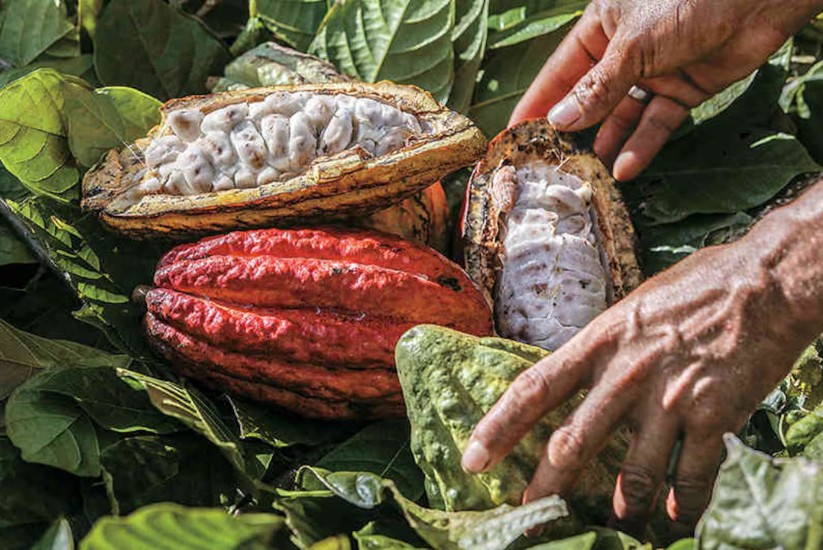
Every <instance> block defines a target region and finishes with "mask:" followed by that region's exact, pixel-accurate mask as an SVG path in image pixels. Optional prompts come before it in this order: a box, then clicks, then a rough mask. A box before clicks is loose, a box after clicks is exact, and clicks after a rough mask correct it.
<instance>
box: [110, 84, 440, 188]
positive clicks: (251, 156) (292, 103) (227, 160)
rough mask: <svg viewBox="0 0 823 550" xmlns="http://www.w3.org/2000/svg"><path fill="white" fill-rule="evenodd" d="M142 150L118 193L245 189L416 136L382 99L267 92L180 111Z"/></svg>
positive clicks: (406, 117) (415, 127)
mask: <svg viewBox="0 0 823 550" xmlns="http://www.w3.org/2000/svg"><path fill="white" fill-rule="evenodd" d="M165 126H166V128H165V129H164V130H163V131H161V132H160V133H159V135H158V137H155V138H153V139H152V141H151V143H149V145H148V146H147V147H146V148H145V150H144V151H143V155H144V158H145V162H146V172H145V173H144V174H141V178H140V179H137V180H135V186H134V187H132V188H131V189H130V190H129V191H128V192H127V193H125V194H124V195H123V199H125V200H126V201H127V202H128V203H131V204H133V203H136V202H138V201H139V200H140V199H141V198H142V197H144V196H146V195H151V194H159V195H176V196H182V195H195V194H200V193H209V192H213V191H225V190H229V189H235V188H241V189H242V188H253V187H258V186H261V185H266V184H269V183H273V182H277V181H286V180H288V179H290V178H293V177H295V176H297V175H300V174H303V173H305V172H306V171H307V170H308V169H309V167H310V166H311V163H312V162H313V161H314V160H315V159H316V158H317V157H321V156H331V155H335V154H338V153H341V152H343V151H346V150H351V149H354V148H357V147H360V148H361V149H362V150H363V154H369V155H384V154H387V153H391V152H393V151H396V150H398V149H400V148H402V147H403V146H405V145H407V144H408V143H409V142H410V141H412V140H414V139H416V138H418V137H421V136H422V134H423V133H424V130H423V128H422V127H421V124H420V121H419V120H418V119H417V117H415V116H414V115H411V114H409V113H406V112H404V111H402V110H401V109H398V108H397V107H395V106H393V105H390V104H388V103H383V102H380V101H376V100H374V99H371V98H357V97H353V96H349V95H345V94H319V93H308V92H282V91H281V92H275V93H272V94H270V95H268V96H266V97H265V98H264V99H263V100H260V101H255V102H252V103H236V104H232V105H228V106H226V107H222V108H220V109H217V110H214V111H212V112H209V113H207V114H204V113H203V112H201V111H200V110H198V109H180V110H177V111H174V112H172V113H170V114H169V116H168V117H167V119H166V124H165Z"/></svg>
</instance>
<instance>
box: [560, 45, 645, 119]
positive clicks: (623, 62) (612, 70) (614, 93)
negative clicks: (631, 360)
mask: <svg viewBox="0 0 823 550" xmlns="http://www.w3.org/2000/svg"><path fill="white" fill-rule="evenodd" d="M633 44H634V42H631V41H628V40H623V39H620V38H617V37H616V38H614V39H613V40H612V41H611V42H610V43H609V46H608V48H606V51H605V53H604V54H603V58H602V59H601V60H600V61H599V62H598V63H597V64H596V65H595V66H594V67H592V68H591V70H589V72H587V73H586V74H585V75H584V76H583V77H582V78H581V79H580V81H579V82H578V83H577V84H576V85H575V86H574V88H573V89H572V91H571V92H570V93H569V94H568V95H567V96H566V97H565V98H564V99H563V100H562V101H561V102H560V103H558V104H557V105H555V106H554V108H553V109H552V110H551V111H550V112H549V122H551V123H552V124H554V125H555V126H557V127H558V128H559V129H560V130H566V131H570V132H574V131H578V130H583V129H585V128H588V127H590V126H593V125H595V124H597V123H598V122H600V121H602V120H603V119H604V118H606V116H608V115H609V113H611V112H612V111H613V110H614V108H615V107H616V106H617V105H618V103H620V102H621V101H622V100H623V98H625V97H626V94H627V93H628V92H629V89H630V88H631V87H632V86H633V85H634V84H635V83H636V82H637V81H638V80H640V71H641V63H640V56H639V54H638V51H637V49H636V47H635V46H634V45H633Z"/></svg>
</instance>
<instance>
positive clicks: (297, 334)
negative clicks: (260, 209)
mask: <svg viewBox="0 0 823 550" xmlns="http://www.w3.org/2000/svg"><path fill="white" fill-rule="evenodd" d="M145 299H146V305H147V314H146V318H145V327H146V331H147V335H148V339H149V342H150V343H151V345H152V346H153V347H154V348H155V349H156V350H157V351H159V352H160V353H161V354H162V355H164V356H165V357H166V358H167V359H168V360H169V361H170V362H171V363H172V365H174V366H175V367H176V368H179V369H180V371H181V373H182V374H184V375H187V376H189V377H190V378H192V379H193V380H196V381H200V382H202V383H204V384H206V385H210V386H212V387H216V388H218V389H223V390H225V391H228V392H232V393H236V394H240V395H243V396H246V397H249V398H251V399H255V400H258V401H263V402H268V403H272V404H275V405H278V406H280V407H282V408H284V409H288V410H291V411H293V412H296V413H299V414H301V415H303V416H307V417H315V418H337V419H356V418H359V419H363V418H380V417H391V416H403V415H404V408H403V401H402V397H401V389H400V384H399V381H398V379H397V374H396V372H395V370H394V346H395V344H396V343H397V340H399V338H400V336H401V335H402V334H403V333H404V332H405V331H406V330H408V329H409V328H411V327H413V326H415V325H417V324H420V323H434V322H436V323H438V324H441V325H444V326H448V327H452V328H455V329H457V330H461V331H464V332H468V333H470V334H477V335H488V334H490V333H491V332H492V330H493V329H492V324H493V323H492V318H491V311H490V309H489V306H488V304H487V302H486V300H485V298H484V297H483V295H482V294H481V293H480V291H479V290H478V289H477V287H476V286H475V285H474V283H473V282H472V281H471V280H470V279H469V278H468V276H466V274H465V273H464V272H463V271H462V270H461V269H460V268H459V267H458V266H457V265H455V264H453V263H452V262H450V261H449V260H447V259H446V258H444V257H443V256H441V255H440V254H438V253H437V252H435V251H434V250H431V249H429V248H426V247H423V246H419V245H416V244H414V243H411V242H408V241H405V240H402V239H399V238H397V237H394V236H390V235H384V234H381V233H376V232H369V231H361V230H343V229H337V228H328V229H298V230H279V229H267V230H258V231H238V232H234V233H228V234H226V235H221V236H218V237H212V238H207V239H204V240H201V241H200V242H197V243H194V244H187V245H181V246H178V247H176V248H174V249H172V250H171V251H170V252H169V253H168V254H166V255H165V256H164V257H163V258H162V259H161V260H160V263H159V264H158V267H157V271H156V272H155V276H154V288H152V289H151V290H149V291H148V292H147V294H146V298H145Z"/></svg>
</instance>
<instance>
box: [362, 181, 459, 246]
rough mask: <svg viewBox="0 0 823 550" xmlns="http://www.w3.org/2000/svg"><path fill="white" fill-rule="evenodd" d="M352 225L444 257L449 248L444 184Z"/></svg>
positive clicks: (427, 189) (436, 185)
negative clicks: (407, 242) (400, 240)
mask: <svg viewBox="0 0 823 550" xmlns="http://www.w3.org/2000/svg"><path fill="white" fill-rule="evenodd" d="M352 221H353V222H354V223H355V225H358V226H360V227H365V228H368V229H374V230H375V231H382V232H383V233H391V234H392V235H397V236H399V237H403V238H404V239H408V240H410V241H415V242H418V243H422V244H426V245H428V246H430V247H432V248H434V249H435V250H437V251H438V252H441V253H444V254H445V253H446V249H447V248H448V245H449V236H448V224H449V203H448V201H447V200H446V192H445V191H444V190H443V186H442V185H441V184H440V182H436V183H435V184H434V185H431V186H429V187H427V188H425V189H424V190H423V191H420V192H419V193H415V194H414V195H412V196H411V197H409V198H408V199H406V200H404V201H403V202H400V203H397V204H395V205H392V206H390V207H388V208H385V209H383V210H379V211H377V212H375V213H374V214H372V215H370V216H368V217H366V218H364V219H360V220H352Z"/></svg>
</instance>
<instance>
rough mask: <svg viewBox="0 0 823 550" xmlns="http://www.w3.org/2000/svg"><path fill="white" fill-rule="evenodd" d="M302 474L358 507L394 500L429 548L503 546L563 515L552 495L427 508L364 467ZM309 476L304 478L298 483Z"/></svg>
mask: <svg viewBox="0 0 823 550" xmlns="http://www.w3.org/2000/svg"><path fill="white" fill-rule="evenodd" d="M301 477H311V478H314V480H315V481H314V483H320V484H322V485H323V486H325V487H326V488H327V489H328V490H330V491H331V492H332V493H334V494H335V495H337V496H338V497H340V498H342V499H345V500H346V501H348V502H350V503H352V504H354V505H355V506H358V507H361V508H366V509H369V508H374V507H377V506H380V505H381V504H383V503H386V502H393V503H394V504H395V505H396V506H397V507H398V508H400V510H401V511H402V512H403V515H404V517H405V518H406V521H407V522H408V524H409V525H410V526H411V528H412V529H414V530H415V532H417V534H418V535H419V536H420V537H421V538H422V539H423V540H425V541H426V542H427V543H428V544H430V545H431V546H432V547H433V548H438V549H443V550H458V549H459V550H469V549H473V550H484V549H488V550H498V549H500V548H506V547H507V546H508V545H509V544H511V543H512V542H514V541H515V540H517V539H518V538H519V537H520V536H521V535H522V534H523V533H524V532H525V531H528V530H530V529H532V528H533V527H536V526H538V525H543V524H544V523H548V522H551V521H555V520H558V519H560V518H564V517H566V516H568V509H567V508H566V504H565V503H564V502H563V500H562V499H560V498H559V497H557V496H551V497H547V498H543V499H540V500H536V501H533V502H530V503H528V504H525V505H523V506H516V507H514V506H509V505H507V504H504V505H502V506H499V507H497V508H494V509H491V510H486V511H483V512H444V511H441V510H431V509H428V508H424V507H422V506H419V505H417V504H415V503H414V502H413V501H411V500H409V499H407V498H405V497H404V496H403V495H402V494H401V493H400V492H399V491H398V490H397V488H396V487H395V485H394V483H392V482H391V481H389V480H384V479H381V478H380V477H379V476H376V475H374V474H370V473H365V472H328V471H324V470H321V469H315V468H302V469H301V470H300V471H299V472H298V482H300V480H301ZM307 482H308V480H306V479H304V480H303V483H307Z"/></svg>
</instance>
